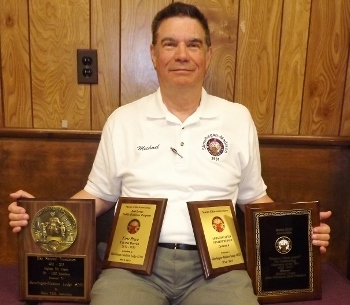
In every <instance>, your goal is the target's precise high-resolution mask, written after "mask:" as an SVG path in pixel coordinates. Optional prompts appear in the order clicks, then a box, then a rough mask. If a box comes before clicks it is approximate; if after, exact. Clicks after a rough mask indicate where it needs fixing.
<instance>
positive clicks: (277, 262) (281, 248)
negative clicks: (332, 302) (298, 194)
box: [245, 202, 322, 304]
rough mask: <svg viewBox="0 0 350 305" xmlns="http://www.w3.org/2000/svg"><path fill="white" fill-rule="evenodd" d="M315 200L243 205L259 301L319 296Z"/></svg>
mask: <svg viewBox="0 0 350 305" xmlns="http://www.w3.org/2000/svg"><path fill="white" fill-rule="evenodd" d="M319 222H320V216H319V203H318V202H297V203H289V204H282V203H263V204H247V205H246V206H245V225H246V252H247V266H248V273H249V275H250V277H251V279H252V282H253V287H254V290H255V293H256V295H257V296H258V300H259V302H260V303H261V304H265V303H268V304H270V303H282V302H293V301H304V300H312V299H320V298H321V296H322V292H321V276H320V273H321V271H320V268H321V267H320V253H319V249H318V247H315V246H313V245H312V238H311V236H312V230H313V227H315V226H318V225H319Z"/></svg>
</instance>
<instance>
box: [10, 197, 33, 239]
mask: <svg viewBox="0 0 350 305" xmlns="http://www.w3.org/2000/svg"><path fill="white" fill-rule="evenodd" d="M10 197H11V198H12V199H15V200H17V199H19V198H34V196H33V195H31V194H29V193H27V192H25V191H22V190H20V191H17V192H16V193H12V194H10ZM8 210H9V212H10V213H9V219H10V222H9V224H10V227H12V232H13V233H17V232H20V231H21V229H22V227H24V226H26V225H27V224H28V219H29V215H28V214H27V213H26V210H25V209H24V208H22V207H20V206H18V205H17V201H14V202H12V203H10V205H9V206H8Z"/></svg>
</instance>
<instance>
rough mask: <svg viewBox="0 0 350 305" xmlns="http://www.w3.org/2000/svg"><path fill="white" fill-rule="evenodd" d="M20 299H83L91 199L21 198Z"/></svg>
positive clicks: (90, 274) (89, 268) (92, 245)
mask: <svg viewBox="0 0 350 305" xmlns="http://www.w3.org/2000/svg"><path fill="white" fill-rule="evenodd" d="M18 205H19V206H22V207H24V208H25V209H26V211H27V213H28V214H29V215H30V217H31V220H29V224H28V226H26V227H23V228H22V230H21V232H20V234H19V268H20V299H21V300H27V301H54V302H88V301H89V300H90V290H91V288H92V285H93V283H94V280H95V252H96V237H95V234H96V218H95V201H94V200H90V199H84V200H78V199H70V200H66V201H60V200H39V199H35V198H31V199H20V200H18Z"/></svg>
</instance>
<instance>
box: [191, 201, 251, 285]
mask: <svg viewBox="0 0 350 305" xmlns="http://www.w3.org/2000/svg"><path fill="white" fill-rule="evenodd" d="M187 206H188V211H189V213H190V217H191V222H192V227H193V232H194V236H195V239H196V243H197V247H198V251H199V255H200V258H201V263H202V268H203V272H204V276H205V278H213V277H216V276H218V275H220V274H223V273H225V272H228V271H231V270H235V269H245V262H244V255H243V253H242V249H241V241H240V234H239V229H238V224H237V220H236V214H235V211H234V208H233V205H232V201H231V200H210V201H191V202H187Z"/></svg>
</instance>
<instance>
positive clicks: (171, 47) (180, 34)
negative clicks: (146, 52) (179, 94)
mask: <svg viewBox="0 0 350 305" xmlns="http://www.w3.org/2000/svg"><path fill="white" fill-rule="evenodd" d="M157 33H158V35H157V41H156V44H155V45H151V56H152V61H153V65H154V68H155V69H156V71H157V75H158V79H159V84H160V86H161V87H165V88H166V87H168V86H172V87H173V86H175V87H188V88H190V87H194V88H198V86H199V87H201V86H202V84H203V81H204V77H205V72H206V70H207V68H208V66H209V62H210V59H211V53H212V50H211V48H208V46H207V45H206V43H205V33H204V29H203V28H202V26H201V24H200V23H199V21H197V20H196V19H192V18H189V17H172V18H169V19H166V20H164V21H163V22H162V23H161V24H160V26H159V29H158V32H157Z"/></svg>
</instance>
